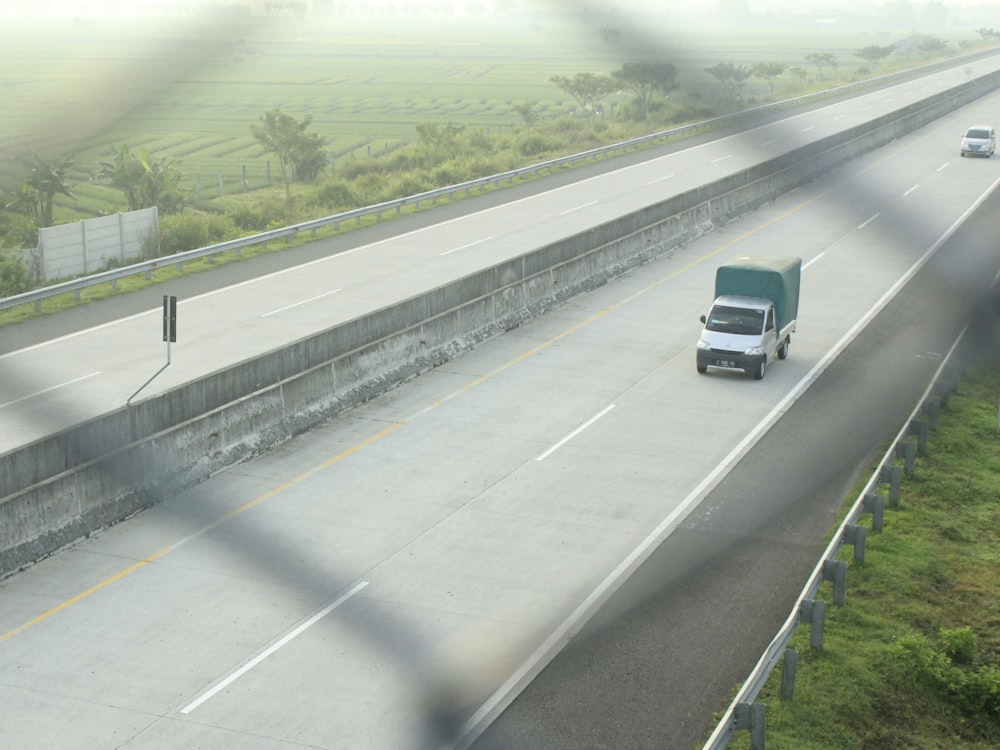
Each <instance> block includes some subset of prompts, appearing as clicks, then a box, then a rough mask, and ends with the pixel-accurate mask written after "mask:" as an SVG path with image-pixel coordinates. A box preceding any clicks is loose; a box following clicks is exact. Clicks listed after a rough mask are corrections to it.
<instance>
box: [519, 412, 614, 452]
mask: <svg viewBox="0 0 1000 750" xmlns="http://www.w3.org/2000/svg"><path fill="white" fill-rule="evenodd" d="M614 408H615V405H614V404H608V405H607V406H605V407H604V408H603V409H601V411H599V412H598V413H597V414H595V415H594V416H592V417H591V418H590V419H588V420H587V421H586V422H584V423H583V424H582V425H580V426H579V427H577V428H576V429H575V430H573V431H572V432H571V433H569V434H568V435H567V436H566V437H564V438H563V439H562V440H560V441H559V442H558V443H555V444H554V445H552V446H551V447H550V448H549V449H548V450H547V451H545V452H544V453H542V454H541V455H539V456H538V457H536V458H535V460H536V461H544V460H545V459H546V458H548V457H549V456H550V455H552V454H553V453H555V452H556V451H557V450H559V449H560V448H561V447H562V446H564V445H565V444H566V443H568V442H569V441H570V440H572V439H573V438H575V437H576V436H577V435H579V434H580V433H581V432H583V431H584V430H586V429H587V428H588V427H590V425H592V424H594V422H596V421H597V420H598V419H600V418H601V417H603V416H604V415H605V414H607V413H608V412H609V411H611V410H612V409H614Z"/></svg>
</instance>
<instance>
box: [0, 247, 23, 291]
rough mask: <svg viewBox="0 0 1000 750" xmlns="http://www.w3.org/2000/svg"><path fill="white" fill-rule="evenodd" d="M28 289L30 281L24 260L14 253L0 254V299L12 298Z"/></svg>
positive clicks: (5, 252)
mask: <svg viewBox="0 0 1000 750" xmlns="http://www.w3.org/2000/svg"><path fill="white" fill-rule="evenodd" d="M30 289H31V280H30V279H29V278H28V267H27V266H26V265H25V264H24V259H23V258H21V256H20V255H19V254H17V253H14V252H9V251H4V252H0V297H12V296H13V295H15V294H23V293H24V292H27V291H29V290H30Z"/></svg>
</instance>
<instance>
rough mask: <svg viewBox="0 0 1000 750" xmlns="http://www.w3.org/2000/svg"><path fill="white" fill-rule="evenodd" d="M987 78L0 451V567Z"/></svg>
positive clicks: (911, 124)
mask: <svg viewBox="0 0 1000 750" xmlns="http://www.w3.org/2000/svg"><path fill="white" fill-rule="evenodd" d="M998 83H1000V75H997V76H992V77H988V78H985V79H978V80H976V81H972V82H969V83H967V84H964V85H962V86H959V87H957V88H955V89H952V90H951V91H949V92H946V93H945V94H941V95H938V96H935V97H933V98H931V99H928V100H925V101H922V102H917V103H913V104H910V105H907V106H906V107H904V108H902V109H900V110H898V111H897V112H895V113H894V114H893V115H891V116H886V117H882V118H880V119H879V120H876V121H874V122H872V123H869V124H868V125H867V126H865V127H861V128H855V129H853V130H849V131H846V132H844V133H840V134H838V135H836V136H832V137H830V138H827V139H825V140H823V141H821V142H817V143H813V144H810V145H808V146H803V147H800V148H798V149H796V150H794V151H792V152H790V153H788V154H785V155H783V156H781V157H778V158H776V159H774V160H772V161H770V162H767V163H765V164H761V165H758V166H756V167H754V168H752V169H749V170H746V171H744V172H740V173H737V174H733V175H731V176H729V177H726V178H724V179H722V180H719V181H717V182H715V183H711V184H707V185H704V186H702V187H700V188H698V189H697V190H693V191H690V192H688V193H685V194H682V195H678V196H675V197H672V198H670V199H668V200H666V201H664V202H662V203H659V204H656V205H653V206H649V207H646V208H643V209H641V210H639V211H636V212H635V213H632V214H628V215H626V216H622V217H619V218H618V219H615V220H613V221H611V222H608V223H606V224H603V225H601V226H598V227H594V228H592V229H587V230H586V231H583V232H580V233H579V234H576V235H574V236H571V237H567V238H566V239H564V240H562V241H560V242H556V243H553V244H551V245H548V246H545V247H542V248H539V249H537V250H534V251H532V252H529V253H527V254H525V255H523V256H521V257H519V258H516V259H513V260H508V261H504V262H503V263H500V264H498V265H496V266H493V267H489V268H484V269H482V270H480V271H476V272H475V273H472V274H470V275H468V276H466V277H464V278H462V279H459V280H457V281H454V282H451V283H448V284H444V285H442V286H440V287H437V288H434V289H430V290H428V291H427V292H425V293H423V294H421V295H418V296H416V297H413V298H411V299H406V300H400V301H399V303H398V304H395V305H392V306H390V307H387V308H384V309H382V310H378V311H375V312H373V313H370V314H368V315H365V316H362V317H360V318H357V319H355V320H351V321H347V322H345V323H342V324H340V325H337V326H335V327H333V328H331V329H329V330H327V331H324V332H322V333H319V334H316V335H313V336H310V337H308V338H304V339H302V340H299V341H296V342H293V343H291V344H288V345H287V346H283V347H281V348H279V349H275V350H274V351H271V352H268V353H266V354H264V355H262V356H261V357H258V358H255V359H252V360H248V361H245V362H240V363H237V364H235V365H233V366H232V367H229V368H226V369H224V370H221V371H218V372H215V373H212V374H210V375H207V376H205V377H203V378H200V379H198V380H196V381H192V382H190V383H187V384H185V385H183V386H180V387H178V388H176V389H173V390H171V391H168V392H166V393H163V394H161V395H158V396H155V397H151V398H149V399H146V400H143V401H139V402H137V403H135V404H133V405H132V406H131V407H127V408H125V407H123V408H122V409H119V410H116V411H114V412H110V413H108V414H105V415H103V416H101V417H98V418H96V419H92V420H90V421H88V422H86V423H83V424H80V425H78V426H76V427H74V428H71V429H68V430H65V431H63V432H60V433H58V434H55V435H52V436H50V437H48V438H45V439H42V440H39V441H36V442H35V443H32V444H30V445H27V446H24V447H23V448H21V449H19V450H15V451H11V452H9V453H7V454H4V455H2V456H0V498H2V500H0V576H3V575H7V574H9V573H11V572H13V571H15V570H17V569H19V568H20V567H23V566H24V565H27V564H30V563H31V562H33V561H35V560H38V559H39V558H41V557H44V556H45V555H47V554H50V553H51V552H53V551H55V550H56V549H58V548H60V547H62V546H64V545H66V544H69V543H71V542H73V541H74V540H76V539H79V538H81V537H83V536H86V535H87V534H88V533H91V532H92V531H93V530H95V529H98V528H101V527H103V526H106V525H109V524H112V523H115V522H117V521H119V520H121V519H123V518H125V517H127V516H128V515H130V514H133V513H135V512H137V511H139V510H141V509H143V508H145V507H148V506H149V505H150V504H152V503H155V502H157V501H158V500H160V499H162V498H164V497H168V496H170V495H172V494H174V493H176V492H179V491H181V490H183V489H184V488H185V487H189V486H191V485H193V484H194V483H196V482H199V481H201V480H203V479H204V478H206V477H208V476H209V475H211V474H212V473H213V472H215V471H218V470H219V469H221V468H223V467H225V466H228V465H231V464H233V463H235V462H238V461H242V460H246V459H247V458H249V457H251V456H254V455H257V454H259V453H261V452H263V451H266V450H268V449H270V448H272V447H274V446H275V445H278V444H280V443H282V442H284V441H286V440H288V439H290V438H291V437H293V436H294V435H297V434H299V433H301V432H303V431H305V430H308V429H309V428H311V427H313V426H315V425H316V424H318V423H320V422H321V421H323V420H326V419H329V418H331V417H333V416H336V415H337V414H341V413H343V412H344V411H346V410H348V409H350V408H352V407H354V406H357V405H358V404H361V403H364V402H365V401H368V400H369V399H372V398H375V397H376V396H378V395H380V394H382V393H385V392H386V391H388V390H390V389H392V388H394V387H396V386H397V385H399V384H400V383H402V382H404V381H406V380H408V379H410V378H413V377H416V376H418V375H420V374H421V373H423V372H426V371H428V370H430V369H432V368H434V367H436V366H438V365H440V364H441V363H443V362H447V361H448V360H451V359H454V358H455V357H457V356H460V355H461V354H462V353H464V352H466V351H468V350H470V349H472V348H474V347H475V346H478V345H479V344H481V343H482V342H484V341H487V340H489V339H491V338H494V337H496V336H499V335H502V334H503V333H504V332H505V331H508V330H511V329H513V328H516V327H517V326H519V325H521V324H523V323H524V322H525V321H528V320H530V319H532V318H534V317H536V316H538V315H541V314H543V313H545V312H546V311H548V310H551V309H553V308H554V307H557V306H558V305H560V304H562V303H564V302H566V301H567V300H569V299H572V298H573V297H575V296H577V295H579V294H583V293H585V292H587V291H589V290H592V289H594V288H596V287H598V286H600V285H602V284H605V283H607V282H608V281H610V280H611V279H613V278H615V277H617V276H620V275H621V274H623V273H625V272H627V271H629V270H630V269H633V268H635V267H637V266H639V265H642V264H644V263H647V262H649V261H650V260H652V259H653V258H656V257H660V256H663V255H665V254H669V253H670V252H672V251H673V250H674V249H675V248H677V247H679V246H680V245H682V244H684V243H685V242H687V241H689V240H691V239H693V238H694V237H697V236H699V235H701V234H703V233H704V232H705V231H708V230H710V229H711V228H713V227H717V226H721V225H723V224H725V223H726V222H728V221H731V220H733V219H734V218H736V217H738V216H741V215H743V214H745V213H747V212H749V211H752V210H754V209H755V208H758V207H759V206H761V205H763V204H765V203H768V202H770V201H772V200H774V199H775V198H777V197H779V196H780V195H782V194H784V193H786V192H788V191H789V190H792V189H794V188H796V187H798V186H800V185H802V184H804V183H806V182H808V181H810V180H812V179H814V178H815V177H817V176H818V175H821V174H824V173H826V172H828V171H829V170H831V169H834V168H836V167H837V166H839V165H841V164H843V163H844V162H846V161H848V160H850V159H852V158H855V157H857V156H860V155H861V154H863V153H865V152H867V151H870V150H872V149H874V148H877V147H879V146H881V145H884V144H885V143H887V142H889V141H891V140H893V139H895V138H897V137H899V136H900V135H903V134H905V133H908V132H910V131H911V130H913V129H914V128H917V127H920V126H921V125H924V124H926V123H927V122H930V121H932V120H934V119H935V118H937V117H940V116H942V115H944V114H947V113H950V112H951V111H953V110H954V109H955V108H956V107H959V106H961V105H962V104H965V103H967V102H969V101H972V100H973V99H975V98H977V97H978V96H981V95H982V94H984V93H986V92H987V91H989V90H991V89H993V88H995V87H996V86H997V85H998Z"/></svg>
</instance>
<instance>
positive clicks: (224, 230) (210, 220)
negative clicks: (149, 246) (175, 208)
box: [160, 211, 236, 255]
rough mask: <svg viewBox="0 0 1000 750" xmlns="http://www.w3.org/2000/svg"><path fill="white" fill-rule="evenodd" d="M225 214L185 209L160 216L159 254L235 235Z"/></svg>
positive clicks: (211, 242) (195, 247) (204, 245)
mask: <svg viewBox="0 0 1000 750" xmlns="http://www.w3.org/2000/svg"><path fill="white" fill-rule="evenodd" d="M235 233H236V232H235V227H234V226H233V222H232V220H231V219H229V217H227V216H218V215H216V214H206V213H200V212H193V211H185V212H184V213H180V214H172V215H169V216H162V217H160V254H161V255H173V254H174V253H181V252H184V251H185V250H195V249H197V248H199V247H206V246H208V245H213V244H215V243H216V242H222V241H223V240H226V239H231V238H232V237H233V236H234V235H235Z"/></svg>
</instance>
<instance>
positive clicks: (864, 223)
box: [858, 214, 880, 229]
mask: <svg viewBox="0 0 1000 750" xmlns="http://www.w3.org/2000/svg"><path fill="white" fill-rule="evenodd" d="M879 216H880V214H875V215H874V216H870V217H868V218H867V219H865V220H864V221H863V222H861V223H860V224H858V229H864V228H865V227H866V226H868V225H869V224H871V223H872V222H873V221H875V219H877V218H878V217H879Z"/></svg>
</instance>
